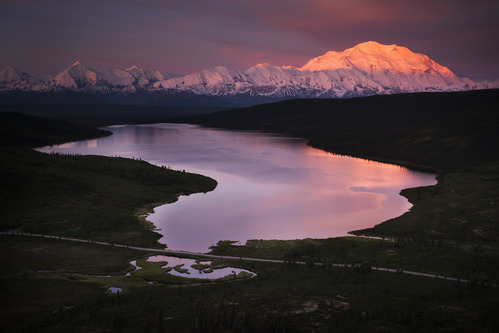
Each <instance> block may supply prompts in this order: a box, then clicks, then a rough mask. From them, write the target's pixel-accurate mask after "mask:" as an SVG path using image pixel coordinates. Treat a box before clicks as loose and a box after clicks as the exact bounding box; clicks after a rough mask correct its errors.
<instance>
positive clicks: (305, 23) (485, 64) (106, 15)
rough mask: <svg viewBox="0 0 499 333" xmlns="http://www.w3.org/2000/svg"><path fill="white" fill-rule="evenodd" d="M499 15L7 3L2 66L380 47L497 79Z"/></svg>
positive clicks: (232, 3) (321, 1)
mask: <svg viewBox="0 0 499 333" xmlns="http://www.w3.org/2000/svg"><path fill="white" fill-rule="evenodd" d="M498 12H499V3H498V2H497V1H491V0H475V1H467V0H419V1H413V0H377V1H372V0H272V1H268V0H265V1H264V0H252V1H236V0H211V1H197V0H183V1H172V0H166V1H165V0H140V1H139V0H86V1H83V0H64V1H62V0H53V1H40V0H36V1H35V0H16V1H0V25H1V28H2V29H0V39H1V40H2V42H3V45H4V48H5V50H6V51H4V52H3V53H2V54H1V55H0V65H5V66H6V65H16V64H14V63H12V62H18V63H19V65H18V66H19V67H21V68H24V67H23V65H22V63H26V64H30V62H32V61H30V60H29V56H30V55H32V54H36V53H37V50H39V49H52V50H53V52H51V53H52V54H60V59H48V58H46V59H43V58H42V57H41V58H39V59H38V61H39V62H40V63H39V65H38V66H41V65H42V64H43V63H50V62H53V63H55V62H56V60H59V61H63V60H64V59H66V56H64V55H68V54H80V55H81V56H82V57H89V58H99V59H110V61H112V60H111V59H113V58H114V59H116V63H120V64H124V63H126V62H127V61H129V63H130V65H131V64H132V63H133V64H139V65H140V63H143V64H147V65H148V66H150V67H157V68H159V69H161V70H167V71H172V72H181V73H188V72H193V71H197V70H201V69H204V68H207V67H212V66H215V65H223V66H228V67H234V68H238V69H242V70H244V69H246V68H248V67H250V66H252V65H254V64H255V63H254V62H255V61H257V62H268V63H271V64H274V65H296V66H301V65H303V64H304V63H305V62H306V61H307V60H308V59H310V58H312V57H315V56H318V55H321V54H323V53H325V52H326V51H329V50H336V51H342V50H344V49H346V48H348V47H352V46H354V45H355V44H357V43H360V42H364V41H367V40H376V41H378V42H381V43H385V44H391V43H396V44H399V45H403V46H407V47H409V48H410V49H412V50H413V51H416V52H420V53H425V54H427V55H428V56H430V57H432V58H435V60H437V61H438V62H441V63H442V64H443V65H446V66H448V67H450V68H451V69H454V70H457V71H459V72H462V73H465V74H468V75H473V74H475V76H476V77H487V78H491V79H492V78H494V77H495V78H497V77H499V73H498V72H497V71H494V72H492V73H491V72H490V68H497V59H499V55H498V52H499V51H498V48H499V46H498V45H497V42H496V41H497V40H499V35H498V34H499V23H498V21H499V20H497V13H498ZM20 44H22V46H21V47H20V46H19V45H20ZM38 53H40V52H38ZM66 60H67V61H68V62H70V60H69V59H66ZM71 60H72V59H71ZM64 61H65V60H64ZM477 62H478V63H479V64H478V65H477ZM103 65H104V64H103ZM109 65H111V64H109ZM30 66H31V67H34V65H33V64H30ZM26 70H30V69H29V68H26Z"/></svg>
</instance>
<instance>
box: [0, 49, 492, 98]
mask: <svg viewBox="0 0 499 333" xmlns="http://www.w3.org/2000/svg"><path fill="white" fill-rule="evenodd" d="M498 86H499V81H497V82H493V83H488V82H483V83H477V82H473V81H471V80H470V79H467V78H461V77H458V76H457V75H455V74H454V73H453V72H452V71H450V70H449V69H448V68H447V67H444V66H441V65H440V64H438V63H436V62H435V61H433V60H432V59H430V58H429V57H428V56H426V55H424V54H420V53H415V52H412V51H411V50H409V49H408V48H406V47H402V46H398V45H396V44H391V45H383V44H380V43H378V42H375V41H369V42H365V43H360V44H358V45H355V46H354V47H352V48H349V49H346V50H344V51H342V52H336V51H329V52H327V53H325V54H323V55H321V56H319V57H316V58H313V59H311V60H310V61H308V62H307V63H306V64H305V65H304V66H303V67H301V68H296V67H293V66H282V67H279V66H273V65H269V64H267V63H263V64H257V65H254V66H252V67H250V68H248V69H247V70H246V71H244V72H242V71H240V70H237V69H230V68H227V67H223V66H216V67H213V68H209V69H205V70H203V71H200V72H197V73H192V74H190V75H185V76H183V75H176V74H171V73H167V72H160V71H158V70H153V69H144V68H140V67H137V66H135V65H134V66H132V67H130V68H126V69H102V70H93V69H91V68H88V67H87V66H85V65H84V64H83V63H82V62H81V61H77V62H75V63H74V64H73V65H72V66H71V67H69V68H67V69H65V70H64V71H62V72H61V73H59V74H58V75H56V76H55V77H54V78H53V79H52V81H50V82H42V81H40V80H37V79H34V78H32V77H30V76H29V75H28V74H26V73H23V72H20V71H18V70H16V69H14V68H10V67H8V68H6V69H4V70H2V71H0V91H9V92H12V91H19V90H21V91H37V92H50V93H57V92H59V91H62V90H71V91H74V92H77V93H91V94H95V96H98V97H96V98H97V99H100V98H101V97H102V96H105V95H106V94H107V95H108V96H115V95H116V96H118V99H119V101H121V100H122V99H121V97H123V96H134V97H132V98H135V97H136V98H137V100H138V101H141V102H143V101H148V100H149V98H150V99H151V100H152V101H154V103H156V101H163V99H164V100H168V98H171V100H175V101H176V99H177V98H179V101H180V100H182V98H186V101H187V103H191V99H192V98H193V96H194V95H198V96H203V101H205V99H204V97H210V96H211V97H213V96H214V97H216V100H217V101H223V100H225V99H226V100H227V101H237V100H241V101H243V100H244V101H245V102H244V103H248V104H247V105H251V104H256V103H258V101H260V102H262V101H275V100H282V99H289V98H318V97H319V98H322V97H324V98H346V97H354V96H368V95H379V94H393V93H404V92H427V91H456V90H471V89H487V88H497V87H498ZM135 94H136V95H135ZM182 96H188V97H182ZM194 99H195V98H194ZM184 102H185V101H184ZM159 103H163V102H159ZM175 103H182V102H178V101H176V102H175ZM203 103H204V102H203ZM230 103H233V102H230Z"/></svg>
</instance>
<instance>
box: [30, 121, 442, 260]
mask: <svg viewBox="0 0 499 333" xmlns="http://www.w3.org/2000/svg"><path fill="white" fill-rule="evenodd" d="M106 129H107V130H109V131H111V132H113V135H112V136H109V137H105V138H100V139H96V140H88V141H79V142H73V143H68V144H64V145H60V146H54V147H45V148H41V149H39V150H40V151H43V152H52V151H55V152H60V153H71V154H72V153H76V154H93V155H106V156H122V157H130V158H132V157H133V158H136V159H138V158H140V159H142V160H146V161H148V162H150V163H153V164H156V165H163V166H167V167H171V168H172V169H177V170H185V171H187V172H193V173H199V174H202V175H205V176H209V177H211V178H214V179H215V180H216V181H217V182H218V186H217V188H216V189H215V190H214V191H212V192H209V193H200V194H193V195H190V196H181V197H180V198H179V200H178V201H177V202H175V203H173V204H167V205H163V206H160V207H157V208H156V209H155V211H154V213H153V214H151V215H149V217H148V220H149V221H151V222H152V223H154V225H155V226H156V228H157V229H158V232H159V233H161V234H162V235H163V237H162V238H161V239H160V242H161V243H164V244H166V245H167V246H168V248H170V249H174V250H186V251H194V252H206V251H208V248H209V246H211V245H214V244H216V243H217V242H218V241H219V240H232V241H239V242H241V243H244V242H245V241H246V240H249V239H303V238H328V237H337V236H345V235H347V233H348V232H349V231H352V230H357V229H363V228H368V227H372V226H374V225H375V224H378V223H380V222H383V221H386V220H388V219H390V218H393V217H396V216H399V215H401V214H403V213H405V212H407V211H408V210H409V208H410V207H411V204H410V203H409V202H408V201H407V199H405V198H404V197H402V196H400V195H399V193H400V191H401V190H402V189H404V188H409V187H417V186H426V185H434V184H436V179H435V175H433V174H427V173H422V172H418V171H412V170H408V169H406V168H403V167H400V166H396V165H390V164H384V163H378V162H373V161H369V160H364V159H360V158H353V157H347V156H340V155H334V154H330V153H326V152H324V151H321V150H318V149H315V148H312V147H309V146H307V145H306V140H304V139H299V138H290V137H285V136H282V135H275V134H265V133H260V132H240V131H228V130H219V129H210V128H204V127H199V126H195V125H187V124H152V125H130V126H128V125H126V126H110V127H107V128H106Z"/></svg>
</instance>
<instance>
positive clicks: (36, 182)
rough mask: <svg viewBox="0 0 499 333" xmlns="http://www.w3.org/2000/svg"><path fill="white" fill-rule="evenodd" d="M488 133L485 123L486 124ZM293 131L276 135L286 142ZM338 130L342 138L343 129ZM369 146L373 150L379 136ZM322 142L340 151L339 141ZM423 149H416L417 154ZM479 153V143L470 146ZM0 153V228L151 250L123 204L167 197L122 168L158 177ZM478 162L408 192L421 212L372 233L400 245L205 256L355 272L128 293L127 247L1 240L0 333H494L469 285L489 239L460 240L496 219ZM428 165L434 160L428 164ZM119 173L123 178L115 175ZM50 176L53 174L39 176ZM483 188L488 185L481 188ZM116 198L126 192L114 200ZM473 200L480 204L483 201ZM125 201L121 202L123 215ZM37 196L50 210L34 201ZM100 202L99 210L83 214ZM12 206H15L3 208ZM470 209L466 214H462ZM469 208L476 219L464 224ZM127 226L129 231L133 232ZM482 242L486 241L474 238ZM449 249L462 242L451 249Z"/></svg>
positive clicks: (492, 259) (490, 261) (478, 288)
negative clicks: (445, 277)
mask: <svg viewBox="0 0 499 333" xmlns="http://www.w3.org/2000/svg"><path fill="white" fill-rule="evenodd" d="M386 98H388V97H386ZM399 98H401V97H399ZM325 103H337V102H331V101H330V102H327V101H325ZM342 103H343V102H342ZM346 103H353V102H352V101H348V102H346ZM360 103H364V101H363V100H362V101H361V102H360ZM262 107H264V106H262ZM284 111H285V110H284ZM234 116H235V117H237V115H236V114H234ZM345 117H348V115H345ZM449 119H450V118H449ZM280 121H281V120H278V121H277V123H279V122H280ZM243 122H244V121H243ZM343 124H344V123H343ZM301 125H303V127H306V126H305V125H306V123H303V124H300V123H298V124H295V125H293V126H296V127H297V128H298V127H300V126H301ZM366 125H367V123H366ZM488 126H495V125H494V124H493V123H490V124H488ZM305 130H306V128H305V129H303V128H302V129H292V130H290V131H285V132H287V133H292V134H295V135H298V134H299V132H300V131H305ZM350 130H351V131H352V133H353V132H354V129H353V128H352V129H350ZM276 131H277V130H276ZM342 131H343V132H342ZM312 132H313V131H312ZM347 132H348V131H347V129H344V130H341V128H340V131H339V132H338V133H339V134H338V133H336V134H338V135H339V136H338V137H339V138H341V137H342V135H345V136H344V137H345V138H347V139H348V138H351V137H350V136H349V134H348V133H347ZM342 133H343V134H342ZM444 137H445V136H444ZM493 137H494V136H493V135H491V136H490V137H489V138H493ZM329 138H331V137H329ZM372 138H377V139H380V140H381V141H380V142H383V141H382V139H383V135H380V136H376V135H374V136H372ZM442 138H443V137H442ZM359 140H360V141H362V140H365V138H364V137H362V138H361V139H359ZM360 141H359V142H360ZM430 141H431V140H430ZM458 141H459V140H458ZM451 142H452V140H451ZM463 142H466V140H464V141H463ZM334 143H335V144H337V145H341V144H342V141H335V142H334ZM343 143H345V142H343ZM345 144H350V143H349V142H348V141H347V142H346V143H345ZM374 144H375V142H373V145H374ZM421 145H422V146H424V142H423V143H421ZM388 147H390V146H388ZM486 147H488V146H487V145H482V148H486ZM385 148H386V147H385ZM394 151H395V150H394ZM1 153H2V156H1V157H2V158H1V163H0V168H1V171H2V173H1V174H3V176H2V178H1V182H2V184H5V186H3V188H2V190H3V191H4V192H2V198H1V199H2V201H0V202H2V205H3V206H2V211H4V212H5V213H6V214H7V213H8V214H9V215H5V216H10V221H9V222H8V223H10V224H11V225H10V226H5V228H7V227H9V228H10V227H13V226H14V225H24V223H23V224H21V222H20V220H21V219H25V222H26V225H24V227H26V226H29V227H33V226H34V227H39V228H42V229H40V231H42V232H43V231H44V230H45V232H47V233H49V232H52V231H54V230H56V229H58V227H64V226H67V227H69V229H68V230H70V231H71V232H73V233H74V234H75V235H77V234H79V235H78V236H79V238H88V237H95V239H103V240H105V241H110V240H111V241H112V240H115V241H116V242H118V239H109V238H108V237H109V230H107V229H106V228H107V227H108V226H113V227H114V228H118V229H114V230H113V231H116V230H119V232H120V234H119V235H118V236H116V237H120V239H121V241H120V243H121V242H128V241H129V240H131V238H130V237H131V236H133V237H134V241H135V242H136V243H140V244H149V243H150V242H155V239H154V237H150V236H151V235H152V233H151V232H149V231H146V230H144V228H143V227H142V225H140V224H136V222H137V220H135V221H134V222H133V223H132V219H134V218H132V215H130V214H133V212H134V209H132V206H134V207H137V206H141V205H142V204H143V202H144V201H142V200H145V201H147V200H148V199H150V198H151V197H154V198H158V197H157V196H158V195H160V196H161V198H165V199H166V198H168V197H170V196H169V192H168V191H167V187H168V186H163V185H154V182H156V181H158V179H157V177H156V176H153V177H152V180H151V181H149V180H147V179H148V178H142V176H144V175H145V174H144V173H143V172H142V173H141V172H134V170H140V168H143V170H145V171H146V170H147V171H150V172H151V174H156V173H159V174H163V171H165V170H159V168H156V167H153V166H150V165H148V164H146V163H143V162H140V161H130V160H116V159H107V158H103V159H100V158H95V157H90V156H88V157H82V156H63V155H42V154H39V153H36V152H32V151H26V150H19V149H12V148H2V151H1ZM361 153H362V152H359V154H361ZM389 153H390V150H389V149H383V154H384V155H383V156H384V157H385V158H387V159H390V155H389ZM447 153H449V152H447ZM484 153H486V151H485V150H482V152H480V154H479V155H480V156H482V157H484V158H483V160H480V161H479V162H480V163H482V164H481V165H479V166H473V167H472V168H470V167H469V165H470V164H469V161H465V162H466V163H464V164H466V165H468V166H467V167H466V170H465V169H463V168H460V167H458V166H456V169H455V170H457V171H455V172H452V173H451V172H447V173H446V174H445V175H444V179H443V182H442V179H441V181H440V183H439V185H440V186H441V185H443V186H444V187H443V188H438V187H436V189H437V190H435V189H434V188H423V189H421V192H420V193H419V194H418V192H412V198H411V201H412V202H414V201H413V200H415V201H417V202H415V203H416V206H415V207H414V208H413V209H416V208H417V207H419V206H421V208H422V211H421V212H420V213H417V212H416V211H413V212H411V213H410V214H406V217H407V218H411V216H413V217H415V218H414V219H413V220H412V222H410V221H406V222H404V223H397V221H394V222H393V223H391V225H388V224H387V226H388V229H384V230H382V234H383V233H388V232H392V233H401V234H400V235H399V236H398V240H397V242H382V241H378V240H367V239H366V240H363V239H359V238H337V239H325V240H297V241H288V242H287V241H257V240H256V241H253V242H250V243H249V244H248V246H245V247H235V246H231V245H230V244H228V243H226V244H224V246H221V247H217V248H215V249H214V252H216V251H218V253H222V254H224V253H227V254H235V255H236V256H239V255H240V254H243V253H247V254H249V255H248V256H256V257H270V258H284V259H289V260H303V261H310V262H312V261H322V262H325V263H329V262H352V261H354V262H362V263H363V265H362V266H361V268H359V269H343V268H342V269H335V268H333V267H331V266H328V265H326V267H314V266H304V265H277V264H268V263H256V262H247V263H246V262H245V263H244V268H246V269H249V270H251V271H254V272H257V274H258V276H257V277H256V278H254V279H249V280H246V281H239V282H238V283H220V284H204V285H197V284H192V285H183V286H179V285H174V284H173V285H170V284H166V283H155V284H152V285H150V284H148V283H147V282H146V281H141V282H140V281H128V280H126V279H127V277H124V275H123V273H124V272H125V271H126V269H127V267H128V268H130V267H129V266H128V265H127V261H128V260H129V259H132V258H140V257H142V256H143V254H142V255H139V254H138V253H134V252H133V251H131V250H128V249H116V248H113V249H109V248H103V247H100V246H98V245H95V244H68V243H67V242H64V241H61V240H53V239H39V238H36V239H31V238H26V237H24V238H23V237H15V236H2V242H1V243H0V245H1V254H2V255H1V256H0V258H1V265H2V267H3V270H2V273H1V274H0V282H1V286H2V287H1V288H0V293H1V295H0V298H1V299H2V300H4V303H3V305H2V306H1V308H0V309H1V311H0V319H1V320H0V321H1V322H2V323H3V326H2V329H5V330H6V331H21V332H22V331H39V332H54V331H71V332H75V331H127V332H139V331H140V332H162V331H178V332H193V331H201V332H202V331H212V332H213V331H218V332H220V331H222V332H223V331H227V332H230V331H238V332H265V331H266V332H277V331H280V332H284V331H286V332H305V331H316V332H329V331H331V330H336V331H339V332H352V331H354V332H373V331H391V332H401V331H473V330H474V331H492V330H493V329H495V328H496V327H497V326H498V319H497V316H496V312H497V311H496V310H497V308H498V306H499V304H498V301H497V300H498V299H499V297H498V289H492V288H488V287H486V286H484V285H481V284H480V282H489V283H490V282H495V283H497V278H498V274H497V267H498V266H497V263H498V261H497V259H498V257H499V256H498V255H497V238H495V237H496V236H493V235H494V233H493V232H494V229H492V228H488V227H487V228H483V227H481V228H480V229H479V230H478V232H477V233H474V234H473V235H472V237H471V238H469V237H468V236H469V231H470V230H474V225H473V223H475V222H476V221H481V222H480V223H481V224H483V223H484V221H485V222H487V223H489V225H490V226H494V225H495V224H496V221H495V220H494V218H493V217H494V215H495V213H494V212H492V211H490V210H494V209H495V206H494V205H495V203H496V202H497V192H496V191H497V189H496V188H497V187H495V185H494V184H495V183H494V181H495V179H499V177H498V176H497V165H495V164H494V163H491V164H485V163H483V162H484V161H485V160H486V158H485V157H486V156H487V154H484ZM494 154H495V153H494ZM434 157H435V156H434ZM434 157H433V158H434ZM94 158H95V159H94ZM393 159H395V158H393ZM393 159H392V160H393ZM434 160H435V161H438V158H437V159H434ZM115 163H116V164H115ZM128 163H130V164H129V165H127V164H128ZM412 163H417V162H414V161H412ZM124 164H125V165H124ZM78 165H80V166H78ZM119 165H121V166H122V167H123V168H125V169H126V170H123V171H124V172H123V174H122V173H121V169H120V167H119ZM44 167H45V168H44ZM433 167H435V166H433ZM439 168H442V167H441V166H440V167H439ZM44 169H45V170H44ZM52 169H54V170H55V173H54V174H52V173H51V172H50V170H52ZM122 175H123V176H124V177H122ZM180 176H182V175H180ZM19 184H21V186H18V185H19ZM210 184H211V183H210ZM470 184H473V185H474V186H476V187H473V188H471V189H470V188H469V185H470ZM483 184H487V186H486V187H482V185H483ZM80 185H83V186H80ZM207 185H208V184H207ZM212 185H213V186H214V184H212ZM108 188H110V189H113V191H111V192H112V193H114V194H112V193H111V195H110V194H109V193H108V192H107V191H108V190H107V189H108ZM126 188H128V189H130V191H125V192H121V190H123V189H126ZM114 189H119V190H120V191H117V192H115V191H114ZM483 189H487V192H482V190H483ZM198 190H199V188H198ZM416 191H417V190H416ZM123 193H125V194H126V197H128V199H129V200H130V201H129V202H128V205H126V201H127V200H128V199H126V200H124V198H123ZM479 193H483V194H480V195H479ZM68 194H69V196H68ZM117 194H121V195H117ZM45 195H47V196H48V199H52V200H47V201H44V200H45V199H44V198H43V196H45ZM482 195H484V196H485V197H482ZM40 196H41V197H40ZM67 197H73V199H68V198H67ZM409 197H410V195H409ZM81 199H85V200H87V201H80V200H81ZM483 199H487V200H492V201H490V202H486V201H484V200H483ZM3 200H6V201H5V202H4V201H3ZM66 200H68V201H66ZM161 200H163V199H161ZM494 200H495V201H494ZM154 201H156V200H154ZM154 201H152V202H154ZM101 202H105V204H103V205H102V206H100V207H99V206H96V207H93V206H92V205H99V204H100V203H101ZM4 203H5V205H4ZM59 203H60V204H61V206H62V207H65V209H67V210H66V213H65V214H67V215H68V216H75V217H78V218H77V219H76V220H73V219H70V220H69V221H66V220H65V219H62V217H63V216H62V215H61V216H56V215H53V214H57V212H54V211H55V210H56V208H58V205H59ZM7 204H8V205H7ZM124 204H125V205H124ZM10 205H13V207H14V208H13V209H10V208H8V207H9V206H10ZM31 205H33V208H30V206H31ZM456 205H457V206H456ZM470 205H471V206H470ZM474 205H478V206H474ZM487 205H492V206H490V207H488V206H487ZM108 206H109V207H108ZM441 207H444V208H445V209H444V210H443V211H439V209H440V208H441ZM468 207H470V208H471V207H473V208H472V211H470V212H469V213H470V214H469V215H466V214H468V212H467V211H466V208H468ZM487 207H488V208H487ZM491 207H492V208H491ZM4 208H6V209H5V210H4ZM94 208H95V210H94ZM456 208H458V209H456ZM9 209H10V210H9ZM108 209H115V211H116V212H118V213H119V212H120V211H122V213H125V214H126V219H125V220H121V219H117V218H116V216H113V215H112V214H110V215H106V214H104V215H100V214H97V212H98V211H100V212H104V211H107V210H108ZM475 209H478V210H477V213H476V214H475V213H474V211H475ZM86 210H88V212H86ZM487 210H488V211H487ZM413 213H417V214H413ZM46 214H47V215H46ZM86 214H90V215H88V216H87V215H86ZM430 215H433V216H430ZM3 216H4V215H3V213H2V217H3ZM43 216H46V218H45V220H43V219H39V221H41V222H42V223H41V224H39V225H35V224H34V223H32V222H30V221H35V220H36V219H33V218H41V217H43ZM84 216H86V217H85V218H84V219H81V217H84ZM460 216H464V217H466V221H467V222H466V223H465V224H462V225H464V227H459V228H455V226H457V225H458V224H457V223H458V221H454V220H452V217H455V218H456V219H459V218H460ZM94 217H95V218H102V219H101V220H100V223H97V224H95V225H93V226H91V224H90V225H88V226H87V223H88V222H90V223H93V222H92V221H91V220H92V219H93V218H94ZM428 217H431V221H430V222H431V223H430V225H432V226H434V227H435V230H440V233H439V234H437V235H434V236H433V238H432V237H428V236H431V235H428V234H425V233H424V231H425V230H424V229H423V230H422V229H420V228H418V225H419V224H420V223H421V222H422V221H423V220H424V221H427V220H428ZM475 217H480V219H476V218H475ZM2 221H4V220H3V219H2ZM126 221H128V222H130V223H129V225H124V224H122V223H123V222H126ZM54 222H56V223H54ZM73 222H75V223H74V224H73ZM409 222H410V223H409ZM6 223H7V222H6ZM16 223H17V224H16ZM30 223H31V225H29V224H30ZM406 223H407V225H406ZM459 223H461V222H459ZM100 224H102V225H100ZM125 224H126V223H125ZM132 225H135V226H139V229H140V231H138V229H134V228H135V227H132ZM421 226H424V228H426V227H427V225H421ZM459 226H461V224H459ZM89 227H92V228H93V230H94V234H92V233H88V232H87V230H85V228H89ZM122 227H123V229H122V230H121V229H120V228H122ZM121 231H122V232H121ZM422 231H423V233H422ZM485 231H486V232H485ZM480 233H481V234H483V235H485V236H486V237H488V238H486V239H484V238H482V237H483V236H480ZM4 237H5V238H4ZM135 237H139V238H137V239H135ZM446 237H447V238H446ZM456 238H457V239H460V240H461V241H460V242H457V241H455V240H453V239H456ZM449 240H452V241H449ZM481 245H484V246H481ZM40 257H41V258H43V259H40ZM237 263H239V261H238V262H237ZM370 265H372V266H376V265H377V266H389V267H393V268H400V269H412V270H420V271H423V272H429V273H439V274H440V273H448V274H449V275H453V276H458V277H463V278H467V279H469V280H471V281H473V282H472V283H469V284H464V283H456V282H452V281H441V280H438V281H437V280H434V279H428V278H420V277H413V276H407V275H398V274H392V273H382V272H372V271H370V270H369V266H370ZM38 269H54V270H55V274H54V275H50V274H51V273H42V272H37V270H38ZM96 273H98V274H111V275H112V277H111V278H104V277H103V278H99V279H101V280H99V281H100V282H98V283H96V282H97V278H88V280H79V279H81V278H82V277H85V276H88V274H96ZM120 281H123V282H125V281H126V283H127V286H129V288H128V289H127V291H126V293H124V294H122V295H117V296H116V295H114V296H113V295H110V294H109V293H106V289H105V287H107V286H109V285H112V286H117V287H119V286H120V285H118V284H117V283H118V282H120ZM111 283H113V284H111ZM131 283H132V284H133V283H135V284H136V285H132V284H131Z"/></svg>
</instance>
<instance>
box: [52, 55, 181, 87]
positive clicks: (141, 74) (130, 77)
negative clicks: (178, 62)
mask: <svg viewBox="0 0 499 333" xmlns="http://www.w3.org/2000/svg"><path fill="white" fill-rule="evenodd" d="M177 76H179V75H176V74H171V73H162V72H160V71H155V70H152V69H142V68H138V67H137V66H132V67H130V68H127V69H107V68H105V69H103V70H100V71H96V70H93V69H90V68H88V67H86V66H85V65H83V64H82V63H81V62H80V61H77V62H76V63H74V64H73V65H72V66H71V67H69V68H67V69H65V70H64V71H62V72H61V73H59V74H57V75H56V76H55V77H54V78H53V79H52V82H50V84H49V87H48V89H51V88H54V89H57V88H66V89H68V88H69V89H71V90H75V91H81V90H85V91H99V92H106V91H121V92H134V91H136V90H137V89H147V88H148V87H149V86H151V85H152V84H154V83H156V82H158V81H164V80H168V79H170V78H174V77H177Z"/></svg>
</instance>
